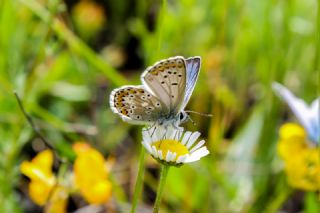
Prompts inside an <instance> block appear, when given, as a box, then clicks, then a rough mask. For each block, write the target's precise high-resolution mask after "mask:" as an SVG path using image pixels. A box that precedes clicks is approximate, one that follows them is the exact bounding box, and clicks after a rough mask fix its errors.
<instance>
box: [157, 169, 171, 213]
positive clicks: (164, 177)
mask: <svg viewBox="0 0 320 213" xmlns="http://www.w3.org/2000/svg"><path fill="white" fill-rule="evenodd" d="M169 168H170V166H169V165H166V164H162V166H161V174H160V181H159V186H158V192H157V197H156V201H155V203H154V207H153V213H157V212H158V211H159V207H160V203H161V198H162V193H163V189H164V186H165V184H166V180H167V175H168V172H169Z"/></svg>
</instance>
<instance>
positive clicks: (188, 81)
mask: <svg viewBox="0 0 320 213" xmlns="http://www.w3.org/2000/svg"><path fill="white" fill-rule="evenodd" d="M200 63H201V58H200V57H199V56H196V57H191V58H187V59H185V58H184V57H182V56H175V57H171V58H167V59H164V60H161V61H158V62H156V63H155V64H154V65H152V66H150V67H148V68H147V69H146V70H145V71H144V72H143V73H142V75H141V82H142V85H139V86H130V85H126V86H123V87H120V88H117V89H114V90H113V91H112V92H111V94H110V107H111V109H112V111H113V112H114V113H116V114H118V115H120V116H121V118H122V120H124V121H126V122H128V123H131V124H142V125H154V124H157V125H160V126H164V127H166V126H169V125H173V126H174V127H176V128H179V125H180V124H181V123H183V122H184V121H186V120H187V118H188V114H187V113H186V112H185V111H184V108H185V107H186V105H187V103H188V102H189V99H190V97H191V94H192V92H193V90H194V87H195V84H196V82H197V79H198V75H199V71H200Z"/></svg>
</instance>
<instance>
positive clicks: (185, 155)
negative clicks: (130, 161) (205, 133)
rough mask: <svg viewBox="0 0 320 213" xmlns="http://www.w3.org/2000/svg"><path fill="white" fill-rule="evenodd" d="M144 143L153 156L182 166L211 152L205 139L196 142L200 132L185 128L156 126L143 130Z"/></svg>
mask: <svg viewBox="0 0 320 213" xmlns="http://www.w3.org/2000/svg"><path fill="white" fill-rule="evenodd" d="M142 136H143V141H142V145H143V146H144V147H145V148H146V150H147V151H148V152H149V153H150V154H151V155H152V157H153V158H155V159H156V160H158V161H160V162H161V163H166V164H169V165H173V166H180V165H182V164H184V163H190V162H194V161H198V160H200V158H202V157H204V156H206V155H208V154H209V151H208V149H207V147H206V146H203V145H204V143H205V141H204V140H201V141H199V142H196V141H197V139H198V138H199V136H200V133H199V132H190V131H186V132H184V131H183V128H180V129H175V128H174V127H171V126H169V127H167V129H165V128H163V127H161V126H156V127H152V128H149V129H147V128H144V129H143V130H142Z"/></svg>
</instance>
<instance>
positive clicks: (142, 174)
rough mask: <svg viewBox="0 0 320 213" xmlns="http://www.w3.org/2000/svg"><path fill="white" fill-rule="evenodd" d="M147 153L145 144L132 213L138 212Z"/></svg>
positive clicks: (142, 148) (142, 149) (140, 158)
mask: <svg viewBox="0 0 320 213" xmlns="http://www.w3.org/2000/svg"><path fill="white" fill-rule="evenodd" d="M145 153H146V151H145V148H144V147H143V146H141V151H140V157H139V171H138V177H137V181H136V186H135V189H134V194H133V200H132V206H131V213H134V212H136V207H137V204H138V198H139V195H140V194H141V190H142V184H143V176H144V164H145V162H144V156H145Z"/></svg>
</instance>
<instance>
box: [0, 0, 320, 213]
mask: <svg viewBox="0 0 320 213" xmlns="http://www.w3.org/2000/svg"><path fill="white" fill-rule="evenodd" d="M83 1H84V0H83ZM78 2H79V1H65V2H63V1H59V0H47V1H46V0H1V1H0V91H1V92H0V103H1V104H0V118H1V125H0V136H1V142H0V206H1V210H2V211H3V212H37V211H40V208H39V207H36V206H35V205H34V204H32V202H31V201H30V199H29V198H28V193H27V181H26V177H23V176H22V175H21V174H20V172H19V167H20V164H21V163H22V162H23V160H26V159H31V158H32V157H33V156H35V155H36V153H38V152H40V151H42V150H43V149H44V148H45V147H46V144H44V143H43V142H42V141H41V140H40V138H39V137H38V135H37V134H36V133H35V131H33V129H32V128H31V127H30V125H29V124H28V122H27V121H26V119H25V117H24V115H23V113H22V111H21V109H20V108H19V105H18V102H17V100H16V98H15V96H14V94H13V92H14V91H16V92H17V94H18V95H19V97H20V98H21V100H22V102H23V104H24V106H25V109H26V111H27V113H28V114H29V115H30V116H31V117H32V118H33V119H34V122H35V123H36V126H37V127H39V129H40V130H41V133H42V134H43V135H44V136H45V138H46V139H47V140H48V141H49V142H50V144H51V145H52V146H53V147H54V148H55V152H56V153H57V155H58V156H61V157H62V158H63V160H64V161H65V162H67V164H68V166H71V165H72V163H73V161H74V160H75V154H74V152H73V150H72V144H73V143H74V142H76V141H83V140H85V141H90V143H91V145H92V146H94V147H95V148H97V149H98V150H99V151H100V152H102V153H103V154H104V156H105V157H106V156H109V155H112V156H114V157H115V163H114V167H113V168H114V169H113V170H112V171H111V172H110V174H109V175H111V176H112V177H111V178H112V185H113V186H112V190H113V195H112V196H113V198H114V199H113V201H112V202H115V204H116V205H114V206H117V207H116V208H117V211H119V212H128V205H129V204H130V203H131V199H132V194H133V192H132V189H133V187H134V184H135V178H136V172H137V164H138V157H137V156H138V150H140V148H141V143H140V142H141V127H138V126H132V125H129V124H126V123H124V122H122V121H121V120H120V119H119V117H118V116H117V115H114V114H113V113H112V112H111V110H110V109H109V107H108V102H109V100H108V98H109V94H110V92H111V91H112V89H114V88H115V87H119V86H122V85H124V84H133V85H134V84H141V82H140V80H139V77H140V74H141V72H142V71H143V70H144V69H145V68H146V67H147V66H150V65H151V64H153V63H154V62H156V61H157V60H160V59H163V58H166V57H170V56H174V55H183V56H185V57H189V56H195V55H199V56H201V57H202V67H201V73H200V77H199V80H198V82H197V86H196V89H195V91H194V93H193V96H192V98H191V101H190V103H189V104H188V106H187V108H188V109H189V110H193V111H197V112H204V113H211V114H213V117H211V118H207V117H201V116H198V115H192V119H193V120H194V121H195V123H196V126H194V125H192V124H191V123H188V124H186V125H185V128H186V129H188V130H191V131H195V130H196V131H200V132H201V133H202V136H203V137H204V138H205V139H206V145H207V147H208V149H209V150H210V153H211V154H210V156H209V157H206V158H204V159H202V160H201V161H198V162H196V163H194V164H188V165H184V166H182V167H180V168H171V169H170V173H169V174H168V177H167V184H166V187H165V189H164V192H163V194H164V197H163V200H162V205H161V209H162V210H163V211H164V212H210V211H211V210H212V209H214V212H261V210H265V211H266V212H275V211H277V210H284V211H286V210H287V211H294V212H298V211H304V210H305V212H317V209H319V203H318V201H319V199H318V197H317V196H318V195H317V194H316V193H311V192H310V193H305V194H304V192H301V191H297V190H293V189H292V188H291V187H290V186H289V185H288V184H287V182H286V177H285V173H284V170H283V169H284V165H283V161H282V160H281V159H280V158H279V157H278V156H277V150H276V146H277V142H278V129H279V126H280V125H281V124H282V123H284V121H285V120H294V117H293V116H292V114H291V113H288V112H289V110H288V108H287V107H286V106H285V105H283V104H281V102H280V101H279V100H278V99H277V98H276V97H275V95H274V93H273V92H272V89H271V83H272V82H273V81H278V82H282V83H283V84H284V85H286V86H287V87H288V88H290V89H291V90H292V91H293V92H294V93H295V94H297V95H298V96H299V97H301V98H303V99H304V100H306V101H307V102H310V101H311V100H313V99H315V98H316V97H318V96H319V95H320V86H319V85H320V82H319V81H320V80H319V79H320V71H319V69H320V68H319V57H320V12H319V10H320V9H319V8H320V3H319V1H316V0H304V1H294V0H287V1H267V0H264V1H256V0H247V1H243V0H227V1H211V0H198V1H195V0H180V1H166V0H162V1H160V0H158V1H144V0H136V1H124V0H119V1H100V2H99V1H96V3H97V4H98V5H100V7H101V8H103V9H98V10H99V16H98V20H96V21H97V22H96V23H95V22H94V21H95V20H94V18H95V17H97V16H93V20H88V22H85V21H81V18H83V17H85V18H86V17H88V16H81V15H78V16H77V17H75V16H73V12H72V9H73V8H75V3H78ZM82 8H83V9H84V10H85V9H86V7H82ZM94 8H95V7H90V11H91V13H93V14H95V12H94V10H95V9H94ZM80 9H81V8H80ZM80 9H79V7H78V10H80ZM78 10H77V11H78ZM90 11H89V12H90ZM101 11H103V14H104V16H105V17H102V16H101V13H102V12H101ZM78 14H82V13H81V11H80V12H79V11H78ZM84 14H86V13H84ZM103 18H104V19H103ZM79 19H80V20H79ZM92 21H93V23H95V24H92ZM86 23H89V26H88V25H86V26H83V25H81V24H86ZM90 24H92V27H93V28H92V29H91V30H92V31H90ZM101 25H103V27H101ZM84 29H85V31H84ZM89 31H90V32H89ZM58 165H59V162H55V163H54V169H57V168H58ZM146 167H147V170H146V172H145V175H144V178H145V180H144V191H143V196H142V198H141V200H140V201H141V202H140V203H139V205H138V209H144V208H147V209H148V208H151V207H152V204H153V202H154V199H155V192H156V189H157V188H156V186H157V184H156V183H157V181H156V179H157V177H158V176H159V173H158V164H156V161H154V160H153V159H152V158H151V157H148V158H146ZM293 200H294V202H293V203H294V204H293V205H292V204H291V205H290V203H292V202H290V201H293ZM18 203H19V204H21V205H18ZM84 205H85V204H83V202H76V203H75V205H74V206H69V207H68V208H69V210H70V211H74V210H76V209H77V208H81V207H83V206H84Z"/></svg>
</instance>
